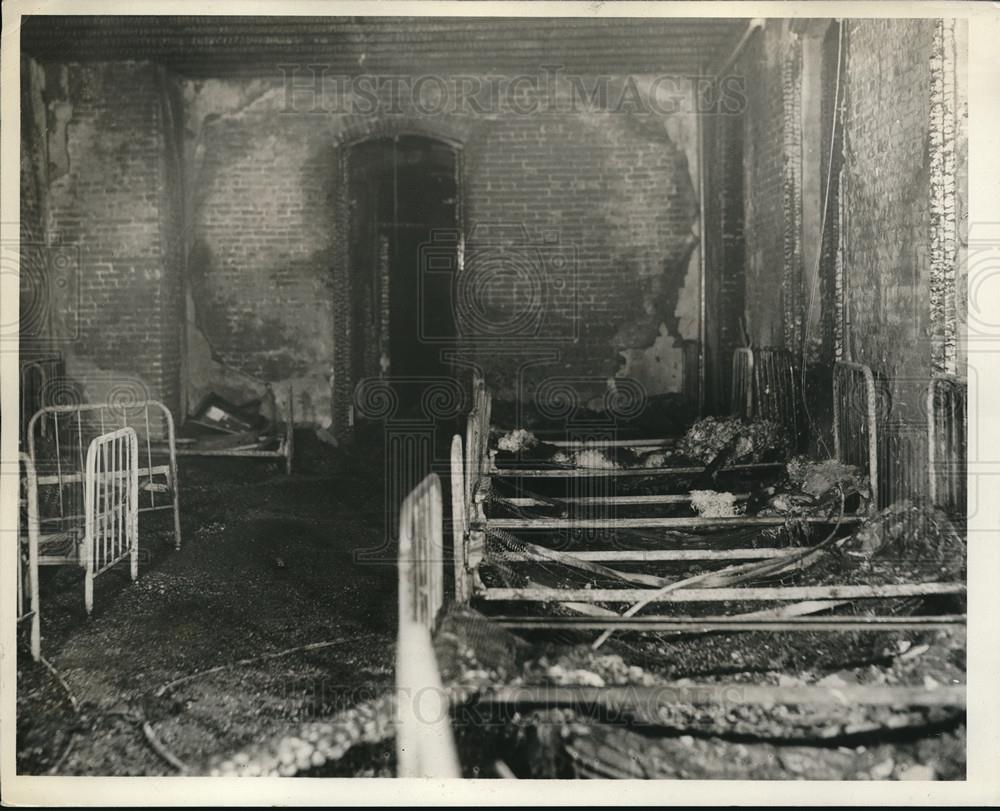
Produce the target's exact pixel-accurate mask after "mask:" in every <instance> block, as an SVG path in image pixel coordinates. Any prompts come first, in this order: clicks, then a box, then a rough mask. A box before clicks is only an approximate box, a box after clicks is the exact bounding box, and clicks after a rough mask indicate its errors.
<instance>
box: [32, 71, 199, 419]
mask: <svg viewBox="0 0 1000 811" xmlns="http://www.w3.org/2000/svg"><path fill="white" fill-rule="evenodd" d="M47 72H48V74H49V76H48V81H47V100H48V101H49V103H50V107H51V106H52V104H58V105H61V108H62V109H63V110H65V111H66V112H67V113H68V115H67V116H66V119H65V125H64V126H61V127H60V128H58V129H55V130H52V131H50V132H49V150H50V155H51V154H53V150H57V151H58V152H59V155H60V156H61V157H60V159H59V162H58V163H59V171H58V172H56V173H53V174H51V175H50V178H49V201H48V207H49V211H50V215H51V222H50V229H49V239H50V241H51V242H53V243H58V244H60V245H63V246H72V248H73V249H74V250H75V251H76V252H78V255H79V257H80V267H79V272H78V274H77V279H76V281H75V287H76V289H75V294H76V296H77V301H78V308H77V311H76V313H75V339H74V340H72V341H71V342H68V343H67V344H66V345H65V350H64V351H65V353H66V355H67V370H68V373H69V374H70V376H72V377H75V378H77V379H78V380H79V381H80V382H81V383H83V384H84V386H85V388H86V396H87V397H88V398H90V399H92V400H97V399H99V398H103V397H107V396H122V397H128V396H136V397H138V396H144V395H147V394H148V395H149V396H152V397H156V398H159V399H162V400H164V401H165V402H166V403H167V404H168V406H169V407H171V408H172V409H175V410H176V409H177V408H178V407H179V380H178V374H177V371H178V364H179V361H180V346H179V328H180V309H179V308H180V300H179V298H178V296H177V285H176V279H177V277H178V274H179V268H178V262H179V252H178V251H176V250H175V248H174V241H175V239H176V238H177V235H176V234H175V233H174V231H175V229H176V225H177V223H176V219H175V218H173V217H172V216H171V215H170V213H169V208H170V204H169V195H166V193H165V191H164V190H165V187H166V173H167V168H168V167H167V165H166V163H165V161H164V154H165V153H164V149H165V147H164V131H163V110H162V106H161V102H162V100H161V83H160V82H159V81H158V74H157V69H156V68H154V67H153V66H152V65H149V64H145V63H113V64H102V65H68V66H47Z"/></svg>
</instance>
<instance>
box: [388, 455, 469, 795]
mask: <svg viewBox="0 0 1000 811" xmlns="http://www.w3.org/2000/svg"><path fill="white" fill-rule="evenodd" d="M443 543H444V527H443V519H442V500H441V482H440V480H439V479H438V477H437V475H436V474H434V473H432V474H431V475H429V476H427V478H425V479H424V480H423V481H422V482H420V484H418V485H417V486H416V488H414V490H413V491H412V492H411V493H410V494H409V495H408V496H407V497H406V499H404V501H403V504H402V508H401V509H400V517H399V639H398V644H397V647H396V757H397V760H396V762H397V775H398V776H399V777H435V778H455V777H461V771H460V769H459V765H458V755H457V751H456V747H455V740H454V735H453V733H452V728H451V721H450V715H449V706H450V701H449V698H448V695H447V693H446V692H445V689H444V686H443V684H442V682H441V676H440V673H439V670H438V665H437V657H436V655H435V653H434V646H433V643H432V635H433V632H434V630H435V629H436V627H437V622H438V619H439V615H440V613H441V608H442V606H443V605H444V548H443Z"/></svg>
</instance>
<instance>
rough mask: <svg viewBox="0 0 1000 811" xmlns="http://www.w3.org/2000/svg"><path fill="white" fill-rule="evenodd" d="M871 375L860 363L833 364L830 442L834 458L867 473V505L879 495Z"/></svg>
mask: <svg viewBox="0 0 1000 811" xmlns="http://www.w3.org/2000/svg"><path fill="white" fill-rule="evenodd" d="M876 397H877V395H876V391H875V377H874V375H873V374H872V370H871V369H869V368H868V367H867V366H865V365H864V364H861V363H853V362H849V361H837V362H836V363H835V364H834V367H833V446H834V454H835V455H836V457H837V460H838V461H840V462H843V463H844V464H848V465H854V466H855V467H857V468H859V469H860V470H861V471H862V473H864V474H865V475H867V476H868V482H869V486H870V490H871V509H872V510H873V511H874V510H875V509H877V505H878V498H879V466H878V427H877V421H876V420H877V400H876Z"/></svg>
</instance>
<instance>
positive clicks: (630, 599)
mask: <svg viewBox="0 0 1000 811" xmlns="http://www.w3.org/2000/svg"><path fill="white" fill-rule="evenodd" d="M931 594H965V584H964V583H899V584H890V585H885V586H748V587H744V588H739V587H734V588H715V589H694V588H683V589H679V590H677V591H671V592H668V593H666V594H663V595H660V596H659V597H657V599H655V600H653V602H657V603H705V602H708V603H715V602H725V601H737V602H752V601H757V600H863V599H876V598H886V597H921V596H926V595H931ZM478 596H479V597H480V598H482V599H484V600H489V601H501V600H529V601H541V602H549V601H555V602H563V601H567V600H569V601H573V602H582V603H634V602H638V601H639V600H644V599H645V598H646V597H648V596H649V590H648V589H552V588H544V589H537V588H536V589H517V588H489V589H485V590H484V591H482V592H481V593H480V594H479V595H478Z"/></svg>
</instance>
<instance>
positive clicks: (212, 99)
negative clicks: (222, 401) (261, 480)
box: [184, 80, 698, 420]
mask: <svg viewBox="0 0 1000 811" xmlns="http://www.w3.org/2000/svg"><path fill="white" fill-rule="evenodd" d="M614 87H615V85H614V84H612V89H611V95H612V97H613V96H614V93H615V90H614ZM683 92H684V93H686V92H687V90H686V87H685V88H684V89H683ZM184 95H185V104H186V111H187V116H188V120H187V124H186V128H187V131H188V133H189V134H190V135H191V140H190V142H189V144H188V154H189V155H190V157H191V160H190V161H189V164H188V182H189V184H190V185H191V189H192V195H193V246H192V251H191V255H190V258H189V272H190V280H191V286H192V291H193V299H194V301H195V303H196V307H195V310H196V318H195V321H196V325H197V330H198V332H199V334H200V336H202V337H203V338H204V342H205V345H206V347H205V349H206V351H207V352H208V353H210V354H211V361H208V360H207V359H205V358H201V359H195V360H193V361H192V363H193V364H194V365H204V364H206V363H209V362H210V363H212V364H214V368H216V369H217V370H218V369H219V368H220V367H225V369H226V371H225V372H224V374H225V375H228V379H229V380H230V381H231V382H234V381H235V380H236V376H234V375H233V374H232V371H233V370H238V372H239V373H245V374H249V375H253V376H255V377H260V378H264V379H269V380H276V381H291V382H293V383H294V384H295V386H296V390H297V391H299V392H300V395H299V396H300V402H298V403H297V404H296V405H297V411H299V413H300V414H302V415H303V418H307V419H316V420H320V419H322V417H323V416H324V415H327V414H329V411H330V403H329V397H330V384H329V376H330V374H331V372H333V371H334V369H333V367H334V366H335V365H337V364H336V362H335V361H336V359H337V358H338V357H339V355H338V347H337V344H338V340H347V339H348V338H349V336H345V335H344V327H345V325H344V321H345V319H346V317H347V315H346V312H345V311H344V310H343V309H342V308H341V305H342V304H343V302H344V298H345V291H344V290H343V288H342V287H341V286H339V283H338V270H337V268H338V264H339V263H343V262H345V261H346V262H349V261H350V260H349V258H347V259H346V260H345V259H344V256H343V252H344V250H345V246H344V244H343V242H344V239H345V235H346V233H347V227H346V223H345V222H344V220H345V219H346V217H347V216H349V215H350V205H349V202H346V203H345V201H343V200H342V199H341V198H342V195H343V194H344V189H343V188H342V187H341V186H342V183H341V180H342V178H341V175H340V160H341V158H342V156H343V154H344V151H345V150H346V149H347V148H348V147H347V144H348V143H350V142H352V141H356V140H358V139H362V138H364V137H366V136H367V135H375V134H392V133H395V132H414V131H415V132H418V133H425V134H428V135H430V136H432V137H439V138H445V139H448V140H450V141H452V142H456V143H458V144H459V146H460V152H461V161H462V176H463V184H462V212H463V220H464V229H465V232H466V234H467V240H468V241H467V244H466V251H465V255H466V259H467V264H466V267H467V268H472V267H474V266H475V264H476V261H477V257H480V258H481V257H482V255H483V251H488V250H492V249H493V246H495V245H496V244H497V242H498V241H499V242H508V243H509V249H513V250H514V251H515V253H516V252H517V251H518V250H519V249H521V248H523V249H524V250H520V254H519V256H520V257H521V259H524V257H529V259H528V260H527V261H528V262H529V263H530V264H533V265H540V266H541V267H540V273H541V275H542V277H543V278H542V281H543V282H544V284H543V288H544V289H543V291H542V309H543V311H544V312H543V313H542V317H543V319H544V322H543V325H542V326H541V327H540V328H539V332H538V334H540V335H542V336H544V338H543V339H542V340H526V339H527V338H528V337H529V336H528V335H526V334H525V333H524V332H521V333H518V334H517V335H514V336H502V335H501V336H494V337H495V338H496V340H491V341H489V342H488V343H487V345H486V346H485V347H484V346H483V345H482V344H478V347H479V348H473V347H472V344H473V343H474V342H472V341H470V342H467V345H464V346H463V345H461V344H460V347H459V348H460V351H461V352H462V353H463V354H464V356H465V357H466V359H467V360H469V361H471V362H479V363H482V364H483V365H484V366H486V367H487V369H489V370H490V372H491V383H492V384H493V385H495V386H496V387H497V388H498V389H500V390H501V391H504V392H505V393H514V387H515V382H516V379H517V370H518V367H519V366H520V365H521V363H522V361H523V360H524V359H525V358H526V357H527V356H528V354H530V351H531V350H533V349H539V350H540V351H548V352H552V351H556V352H558V354H559V360H558V361H556V362H549V363H548V364H547V365H542V366H539V367H537V370H536V375H537V376H543V375H560V376H568V377H576V378H588V379H589V381H590V384H591V385H590V394H594V393H596V394H600V393H601V392H602V391H603V388H604V385H605V384H604V381H605V379H606V378H607V377H609V376H612V375H614V374H616V373H620V374H626V375H634V376H636V377H638V378H640V379H641V380H642V381H643V383H644V384H645V385H646V386H647V388H648V389H649V390H650V392H651V393H658V392H663V391H679V390H680V388H681V383H682V375H681V369H680V366H681V364H680V358H681V356H682V352H683V350H682V347H681V345H680V341H681V340H682V339H692V338H696V337H697V285H696V282H695V278H696V277H695V275H693V269H694V268H696V266H697V265H696V260H697V256H696V254H693V251H694V249H695V248H696V245H697V238H696V236H695V234H696V233H697V232H696V230H695V228H696V220H697V208H698V207H697V199H696V187H695V181H694V180H693V179H692V176H693V175H694V172H695V166H696V163H695V155H696V153H695V152H693V144H694V132H695V129H694V126H693V117H691V116H690V115H672V116H666V117H664V116H659V115H656V114H626V113H623V112H611V113H609V112H594V111H578V112H574V113H555V112H551V111H548V112H537V113H535V114H527V115H518V114H515V113H511V112H509V111H506V112H495V111H492V112H489V113H486V114H483V115H477V114H474V113H468V114H441V115H431V116H420V115H416V114H413V112H412V111H409V112H408V111H407V110H406V109H405V108H403V109H401V110H400V111H399V112H398V114H396V115H388V116H386V115H373V116H360V115H350V114H347V113H339V112H325V111H322V110H319V111H317V110H315V109H311V108H310V109H301V107H296V108H294V109H289V106H288V104H287V98H286V96H285V95H284V92H283V87H282V86H281V85H280V83H276V82H263V81H260V80H255V81H246V82H232V81H227V82H223V81H209V82H203V83H198V84H197V85H196V84H194V83H185V85H184ZM684 103H686V104H688V109H687V112H688V113H689V112H690V105H689V101H688V100H687V99H685V100H684ZM498 234H499V235H500V236H498ZM553 263H556V264H553ZM553 281H555V282H557V283H558V284H559V285H561V284H562V283H563V282H565V283H566V284H568V285H569V287H566V286H565V285H563V286H561V287H559V289H554V288H555V287H557V286H558V285H555V286H552V287H550V286H548V285H550V284H551V283H552V282H553ZM512 290H513V288H505V286H504V284H503V283H502V282H501V283H498V284H495V285H493V286H492V287H491V290H490V299H491V304H492V305H494V306H496V307H498V308H499V311H498V312H497V313H496V314H495V318H496V321H497V322H498V323H499V322H503V321H505V320H508V319H509V318H511V317H513V315H514V314H515V313H516V311H517V309H518V308H523V306H524V303H523V298H522V299H520V300H516V299H515V297H514V295H513V293H512ZM479 337H482V335H480V336H479ZM675 344H676V345H675ZM507 350H509V351H507ZM526 353H527V354H526ZM394 371H395V370H394ZM337 374H338V379H339V380H340V381H341V382H342V377H343V376H342V373H341V371H340V370H339V369H338V370H337ZM369 374H378V369H377V368H373V369H371V370H369ZM206 379H207V378H206ZM532 386H533V383H529V384H528V388H529V391H528V392H521V393H522V394H525V393H528V394H530V389H531V388H532ZM338 388H340V389H341V390H342V391H343V388H344V387H343V386H338ZM348 396H349V392H348Z"/></svg>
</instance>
